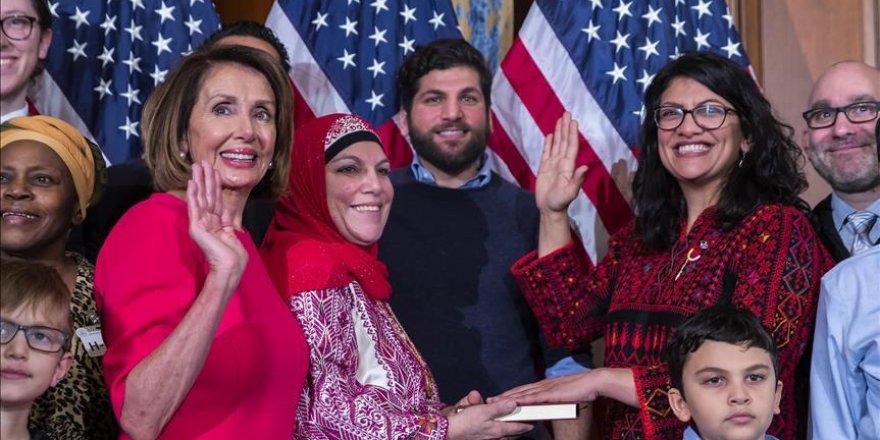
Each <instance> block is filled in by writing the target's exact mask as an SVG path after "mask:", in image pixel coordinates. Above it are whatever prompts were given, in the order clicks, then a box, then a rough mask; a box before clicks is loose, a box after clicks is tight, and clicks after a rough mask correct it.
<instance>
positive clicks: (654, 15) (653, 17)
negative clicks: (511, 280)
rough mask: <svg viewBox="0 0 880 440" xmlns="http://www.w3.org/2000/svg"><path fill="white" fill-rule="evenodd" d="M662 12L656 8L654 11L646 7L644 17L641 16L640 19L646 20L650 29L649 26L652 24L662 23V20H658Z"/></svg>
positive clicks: (651, 7)
mask: <svg viewBox="0 0 880 440" xmlns="http://www.w3.org/2000/svg"><path fill="white" fill-rule="evenodd" d="M662 11H663V8H657V9H656V10H655V9H654V7H653V6H651V5H648V12H647V13H646V14H645V15H642V18H644V19H645V20H648V27H651V25H652V24H654V23H657V24H661V23H663V20H661V19H660V12H662Z"/></svg>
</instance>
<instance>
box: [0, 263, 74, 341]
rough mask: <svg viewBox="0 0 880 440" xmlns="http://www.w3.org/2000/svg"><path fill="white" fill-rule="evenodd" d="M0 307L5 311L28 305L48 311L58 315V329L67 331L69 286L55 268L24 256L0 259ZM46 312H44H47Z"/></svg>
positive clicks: (33, 308) (68, 326)
mask: <svg viewBox="0 0 880 440" xmlns="http://www.w3.org/2000/svg"><path fill="white" fill-rule="evenodd" d="M0 292H3V294H2V295H0V310H2V311H5V312H9V311H13V310H16V309H18V308H19V307H21V306H30V308H31V310H32V311H34V312H37V311H43V312H49V311H52V315H51V316H53V317H54V316H59V315H56V313H59V312H60V313H59V314H60V316H62V318H61V319H62V321H61V322H58V323H56V324H57V325H59V326H60V327H59V328H58V329H59V330H62V331H65V332H70V331H71V327H72V320H71V317H70V290H68V289H67V285H66V284H65V283H64V280H62V279H61V275H59V274H58V272H57V271H56V270H55V269H54V268H52V267H50V266H46V265H44V264H42V263H37V262H34V261H27V260H7V259H2V260H0ZM47 315H48V313H47Z"/></svg>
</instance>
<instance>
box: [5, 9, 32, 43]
mask: <svg viewBox="0 0 880 440" xmlns="http://www.w3.org/2000/svg"><path fill="white" fill-rule="evenodd" d="M14 18H18V19H25V20H27V21H28V23H29V24H30V27H29V28H28V32H27V35H25V36H24V38H13V37H12V36H11V35H9V33H7V32H6V22H7V21H9V20H10V19H14ZM38 21H40V20H39V19H38V18H37V17H31V16H30V15H10V16H7V17H3V18H2V19H0V32H3V35H6V38H9V39H10V40H12V41H24V40H27V39H28V38H30V37H31V35H33V34H34V23H36V22H38Z"/></svg>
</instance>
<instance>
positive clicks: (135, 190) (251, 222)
mask: <svg viewBox="0 0 880 440" xmlns="http://www.w3.org/2000/svg"><path fill="white" fill-rule="evenodd" d="M214 45H241V46H247V47H252V48H254V49H260V50H263V51H265V52H266V53H268V54H269V55H272V57H273V58H275V59H276V60H277V61H278V62H280V63H281V67H282V68H283V69H284V71H285V72H287V71H289V70H290V60H289V57H288V55H287V49H286V48H285V47H284V44H282V43H281V41H280V40H278V37H277V36H275V33H274V32H272V30H271V29H269V28H267V27H266V26H263V25H262V24H259V23H256V22H253V21H238V22H235V23H232V24H229V25H227V26H225V27H224V28H223V29H221V30H219V31H217V32H215V33H214V34H212V35H211V37H210V38H208V39H207V40H205V42H204V43H203V44H202V46H201V47H203V48H207V47H211V46H214ZM154 191H155V188H154V186H153V177H152V176H151V175H150V170H149V169H148V168H147V164H146V162H145V161H144V159H143V158H138V159H134V160H130V161H128V162H123V163H119V164H114V165H113V166H111V167H109V168H108V169H107V185H106V188H105V190H104V196H103V197H102V198H101V200H100V201H99V202H98V203H97V204H96V205H94V206H92V207H90V208H89V216H88V219H87V220H86V221H84V222H83V223H82V225H80V226H79V227H77V228H74V230H73V231H72V233H71V236H70V240H69V241H68V249H71V250H73V251H76V252H78V253H81V254H83V255H85V256H86V258H88V259H89V261H92V262H94V261H95V260H96V259H97V258H98V252H99V251H100V250H101V246H102V245H103V244H104V240H106V239H107V234H109V233H110V230H111V229H113V226H114V225H115V224H116V222H118V221H119V218H120V217H122V215H123V214H125V212H126V211H128V210H129V209H130V208H131V207H132V206H134V205H136V204H137V203H138V202H141V201H144V200H146V199H147V198H149V197H150V195H151V194H152V193H153V192H154ZM273 210H274V204H273V201H272V200H269V199H266V198H263V197H252V198H250V199H249V200H248V202H247V204H246V205H245V208H244V215H243V218H242V224H243V225H244V227H245V229H247V230H248V232H249V233H250V235H251V237H252V238H253V240H254V243H255V244H256V245H258V246H259V244H260V243H261V242H262V240H263V235H265V233H266V229H267V228H268V227H269V221H270V220H271V219H272V211H273Z"/></svg>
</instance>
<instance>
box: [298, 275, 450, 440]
mask: <svg viewBox="0 0 880 440" xmlns="http://www.w3.org/2000/svg"><path fill="white" fill-rule="evenodd" d="M290 307H291V310H292V311H293V312H294V313H295V314H296V316H297V317H298V318H299V321H300V322H301V323H302V325H303V330H304V332H305V335H306V341H307V342H308V345H309V356H310V360H311V362H310V367H309V377H308V381H307V383H306V386H305V387H304V388H303V392H302V398H301V399H300V401H299V407H298V409H297V416H296V420H297V430H296V435H295V436H294V437H295V438H297V439H309V440H321V439H339V438H357V439H362V440H378V439H410V438H424V439H444V438H446V431H447V427H448V422H447V419H446V418H445V417H444V416H443V415H442V414H441V413H440V408H441V407H443V406H444V405H443V404H442V403H441V402H439V401H438V400H437V391H436V388H435V387H434V385H433V383H434V381H433V378H432V377H431V373H430V371H428V369H427V367H425V365H424V362H423V361H422V360H421V358H420V356H419V354H418V352H416V351H415V350H414V348H413V347H412V345H411V343H410V342H409V338H408V337H407V336H406V334H405V333H404V331H403V328H402V327H401V326H400V324H399V323H398V322H397V319H396V318H395V317H394V313H393V312H392V311H391V308H390V307H389V306H388V303H387V302H385V301H377V300H375V299H372V298H369V297H368V296H366V295H365V294H364V292H363V290H362V289H361V287H360V285H359V284H358V283H357V282H356V281H354V282H352V283H350V284H348V285H346V286H344V287H339V288H334V289H322V290H312V291H306V292H299V293H297V294H295V295H292V296H291V297H290ZM365 340H368V341H369V342H364V341H365ZM370 365H372V368H370ZM359 367H360V368H359Z"/></svg>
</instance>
